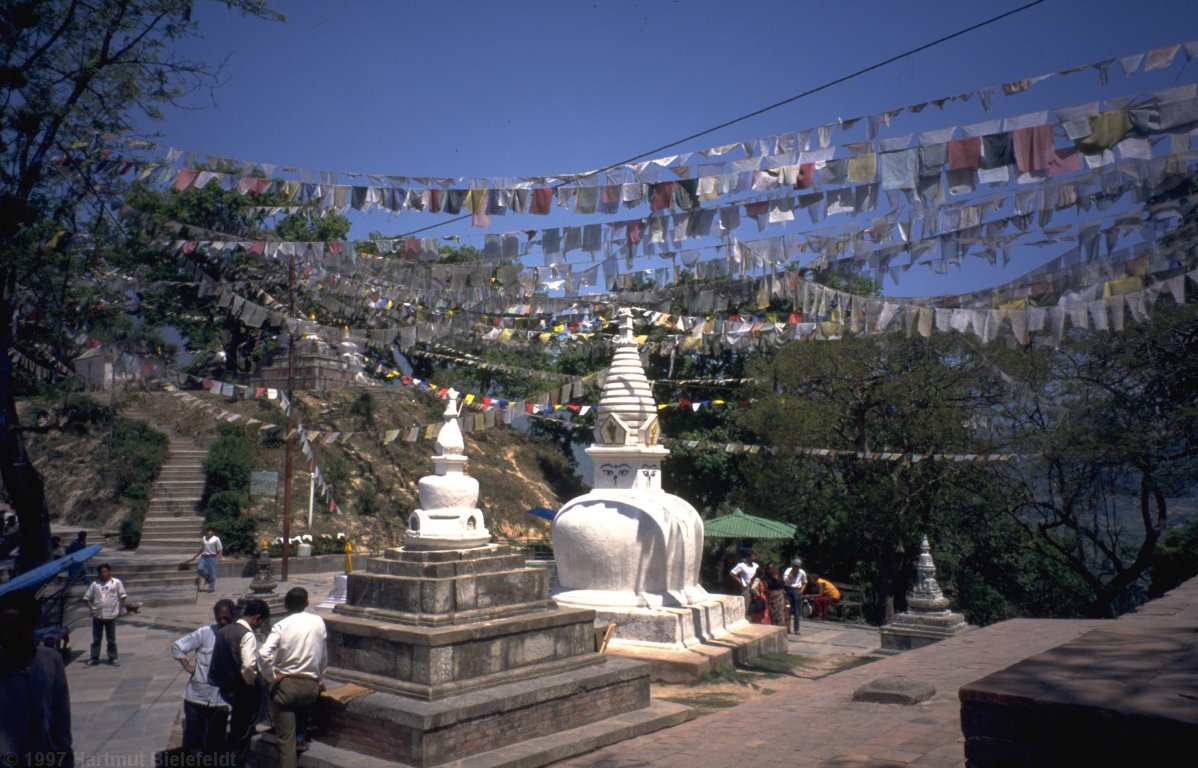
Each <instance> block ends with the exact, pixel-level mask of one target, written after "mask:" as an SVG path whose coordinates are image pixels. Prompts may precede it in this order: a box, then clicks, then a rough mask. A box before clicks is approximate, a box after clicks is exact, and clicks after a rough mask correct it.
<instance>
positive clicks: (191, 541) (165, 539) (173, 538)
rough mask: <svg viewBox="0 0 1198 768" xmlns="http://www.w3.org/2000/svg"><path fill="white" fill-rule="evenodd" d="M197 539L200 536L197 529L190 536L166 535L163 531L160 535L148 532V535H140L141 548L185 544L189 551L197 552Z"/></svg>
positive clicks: (198, 544) (183, 534)
mask: <svg viewBox="0 0 1198 768" xmlns="http://www.w3.org/2000/svg"><path fill="white" fill-rule="evenodd" d="M199 538H200V534H199V529H198V528H197V529H196V532H195V533H193V534H190V535H188V534H186V533H182V534H175V533H167V532H165V531H164V532H162V533H154V532H150V533H149V534H148V535H147V534H145V533H143V534H142V536H141V546H143V547H144V546H148V545H152V544H170V545H171V546H174V545H176V544H186V545H187V546H188V547H190V548H191V549H193V550H198V549H199V548H200V542H199Z"/></svg>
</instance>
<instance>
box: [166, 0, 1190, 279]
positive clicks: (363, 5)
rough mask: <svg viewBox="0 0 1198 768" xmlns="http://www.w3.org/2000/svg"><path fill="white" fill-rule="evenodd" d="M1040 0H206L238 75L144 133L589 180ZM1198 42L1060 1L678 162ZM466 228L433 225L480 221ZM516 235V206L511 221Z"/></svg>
mask: <svg viewBox="0 0 1198 768" xmlns="http://www.w3.org/2000/svg"><path fill="white" fill-rule="evenodd" d="M1022 4H1023V3H1022V2H1020V1H1019V0H1011V1H1010V2H1001V3H978V2H972V3H962V2H959V0H958V1H957V2H948V1H945V2H942V1H940V0H928V1H926V2H909V3H895V2H851V3H835V2H828V3H801V2H782V1H780V0H778V1H768V0H761V1H756V0H742V1H740V2H735V3H733V2H714V1H705V0H698V1H694V2H691V1H686V2H681V1H677V0H675V1H673V2H670V1H656V0H654V1H650V0H640V1H639V2H630V1H628V2H597V3H582V2H570V1H565V2H562V1H559V2H547V1H539V0H529V1H523V2H475V1H473V0H466V1H463V2H458V3H452V4H434V3H415V2H383V1H379V2H367V1H365V0H363V1H360V2H340V3H330V2H327V1H326V2H320V1H309V0H298V1H296V2H285V3H284V2H280V3H278V6H279V9H280V10H281V11H282V12H283V13H284V14H285V15H286V16H287V21H286V22H285V23H282V24H278V23H269V22H264V21H261V20H258V19H246V18H242V17H240V16H238V15H237V14H235V13H231V12H229V11H227V10H226V9H225V8H224V7H223V5H222V4H221V3H216V2H205V3H200V4H199V7H198V9H197V18H198V19H199V20H200V22H201V26H202V29H203V33H204V39H203V40H200V41H196V42H193V43H188V44H187V46H186V48H185V53H187V54H189V55H191V56H193V57H197V58H202V59H204V60H207V61H213V62H216V61H222V60H223V61H224V62H225V64H224V68H223V72H222V75H223V77H224V79H225V82H224V84H223V85H222V86H221V87H220V88H219V89H218V90H216V91H215V92H214V94H213V96H212V99H209V98H208V96H207V94H194V95H193V96H191V97H189V99H188V105H189V107H192V108H189V109H176V110H170V111H168V112H167V114H166V119H165V120H164V121H162V122H160V123H156V124H153V125H150V126H147V130H150V131H154V132H156V133H157V135H158V141H159V142H161V143H163V144H166V145H170V146H174V147H178V148H181V149H188V150H196V151H199V152H201V153H209V154H214V155H218V156H228V157H234V158H238V159H242V160H253V161H261V162H274V163H279V164H284V165H292V166H299V167H305V168H314V169H318V170H336V171H368V172H378V173H384V174H396V175H409V176H416V175H436V176H466V177H471V176H479V177H482V176H529V175H555V174H558V173H566V172H576V171H584V170H588V169H593V168H598V167H602V166H606V165H608V164H610V163H613V162H617V161H621V160H624V159H626V158H629V157H631V156H634V155H637V154H639V153H641V152H644V151H645V150H649V149H652V148H654V147H657V146H659V145H662V144H666V143H669V142H671V141H673V140H676V139H678V138H680V137H683V136H685V135H687V134H691V133H694V132H696V131H699V130H703V129H705V128H708V127H710V126H712V125H715V124H718V123H721V122H723V121H726V120H729V119H732V118H735V117H737V116H738V115H741V114H744V113H746V112H750V111H752V110H755V109H758V108H760V107H762V106H765V105H768V104H770V103H773V102H777V101H779V100H782V99H785V98H788V97H790V96H793V95H795V94H797V93H800V92H802V91H804V90H806V89H808V88H811V87H814V86H818V85H821V84H823V83H825V82H827V81H830V80H833V79H835V78H837V77H841V76H843V75H845V74H847V73H849V72H852V71H853V70H856V69H858V68H860V67H863V66H867V65H870V64H873V63H875V62H877V61H880V60H883V59H886V58H889V57H891V56H894V55H896V54H899V53H901V52H903V51H904V50H907V49H910V48H913V47H915V46H917V45H920V44H923V43H925V42H928V41H930V40H932V39H935V38H937V37H940V36H942V35H945V34H949V33H951V32H955V31H957V30H959V29H962V28H964V27H967V26H969V25H971V24H974V23H977V22H979V21H982V20H984V19H986V18H989V17H991V16H994V15H997V14H998V13H1001V12H1002V11H1005V10H1009V9H1012V8H1015V7H1018V6H1019V5H1022ZM1194 37H1198V3H1195V2H1192V0H1191V1H1190V2H1184V1H1182V0H1176V1H1173V0H1154V1H1150V2H1141V3H1136V4H1131V3H1126V2H1115V1H1113V0H1087V1H1086V2H1082V1H1081V0H1047V2H1045V3H1043V4H1041V5H1038V6H1036V7H1034V8H1031V9H1029V10H1027V11H1024V12H1023V13H1021V14H1019V15H1017V16H1014V17H1011V18H1008V19H1005V20H1003V21H1000V22H997V23H995V24H993V25H991V26H989V27H987V28H985V29H982V30H978V31H975V32H972V33H970V34H968V35H966V36H965V37H962V38H959V39H957V40H953V41H950V42H948V43H945V44H943V45H940V46H938V47H935V48H933V49H931V50H928V51H924V52H922V53H919V54H915V55H912V56H909V57H906V58H904V59H903V60H901V61H899V62H896V63H894V64H891V65H889V66H887V67H885V68H883V69H881V70H879V71H875V72H872V73H869V74H867V75H864V76H862V77H859V78H857V79H855V80H853V81H851V82H848V83H845V84H842V85H838V86H835V87H833V88H831V89H829V90H827V91H825V92H822V93H820V94H817V95H815V96H812V97H809V98H805V99H802V100H799V101H797V102H795V103H792V104H789V105H787V106H784V107H781V108H778V109H775V110H772V111H770V112H768V113H766V114H763V115H760V116H757V117H755V118H752V119H750V120H748V121H745V122H743V123H740V124H738V125H735V126H732V127H729V128H725V129H722V130H720V131H719V132H717V133H716V134H713V135H709V136H706V137H703V138H700V139H696V140H694V141H690V142H687V143H686V144H685V145H683V146H681V147H679V148H678V149H676V150H670V151H669V152H662V153H659V154H671V153H673V152H676V151H683V150H691V151H693V150H699V149H703V148H705V147H710V146H714V145H718V144H722V143H728V142H733V141H739V140H747V139H752V138H756V137H759V136H768V135H774V134H779V133H784V132H787V131H793V130H798V129H803V128H809V127H814V126H818V125H821V124H825V123H828V122H833V121H835V120H836V119H837V118H841V117H843V118H849V117H857V116H863V115H870V114H875V113H878V112H881V111H883V110H886V109H888V108H892V107H901V106H906V105H908V104H913V103H917V102H921V101H926V100H930V99H935V98H939V97H943V96H949V95H953V94H957V93H960V92H964V91H972V90H976V89H979V88H983V87H986V86H991V85H997V84H1001V83H1003V82H1007V81H1010V80H1015V79H1018V78H1022V77H1027V76H1034V75H1038V74H1042V73H1048V72H1053V71H1055V70H1058V69H1061V68H1064V67H1068V66H1072V65H1080V64H1086V63H1090V62H1094V61H1097V60H1101V59H1106V58H1112V57H1117V56H1121V55H1124V54H1128V53H1134V52H1137V51H1143V50H1146V49H1150V48H1155V47H1157V46H1161V45H1165V44H1168V43H1174V42H1182V41H1184V40H1187V39H1190V38H1194ZM1183 60H1184V56H1183V55H1181V54H1179V55H1178V63H1177V64H1175V65H1174V66H1173V67H1172V68H1170V69H1169V70H1167V73H1152V74H1149V75H1144V74H1138V75H1134V76H1131V77H1125V76H1124V75H1123V74H1122V72H1120V71H1119V70H1118V67H1117V65H1116V67H1115V68H1114V71H1113V73H1112V75H1111V82H1110V84H1109V85H1108V86H1106V87H1102V88H1100V87H1099V86H1098V81H1097V75H1096V74H1095V73H1094V72H1093V71H1089V72H1084V73H1080V74H1075V75H1071V76H1070V77H1068V78H1054V79H1053V80H1050V81H1047V82H1045V83H1042V84H1039V85H1037V86H1036V87H1035V88H1033V89H1032V91H1031V92H1029V93H1025V94H1021V95H1018V96H1014V97H1009V98H1004V97H1002V96H1000V97H998V99H996V102H995V106H994V109H993V110H992V111H991V113H990V115H987V114H986V113H984V112H983V111H982V110H981V109H980V107H978V106H977V99H976V98H975V99H973V100H971V101H970V102H968V103H967V104H965V105H955V106H954V105H949V106H946V107H945V108H944V109H943V110H938V109H936V108H935V107H931V108H929V109H926V110H924V111H923V112H922V113H920V114H919V115H909V114H906V113H904V115H903V116H902V117H901V118H900V119H901V121H902V122H901V124H899V122H898V121H896V124H895V127H894V129H893V130H892V131H891V132H890V135H893V134H894V133H901V132H910V131H919V130H927V129H931V128H938V127H947V126H950V125H954V124H963V123H969V122H974V121H977V120H981V119H983V118H984V117H987V116H1011V115H1018V114H1022V113H1024V112H1028V111H1032V110H1035V109H1044V108H1051V107H1057V106H1065V105H1069V104H1075V103H1080V102H1085V101H1090V100H1093V99H1097V98H1110V97H1115V96H1120V95H1129V94H1134V93H1138V92H1142V91H1146V90H1151V89H1155V88H1163V87H1169V86H1172V85H1176V84H1180V83H1184V82H1193V81H1194V80H1195V79H1196V74H1195V73H1198V62H1194V63H1191V64H1190V65H1189V66H1187V67H1186V68H1184V69H1182V68H1181V66H1180V63H1181V62H1182V61H1183ZM1178 72H1180V73H1181V75H1180V79H1177V78H1178ZM1161 75H1164V76H1161ZM846 140H847V139H846ZM833 141H834V143H840V142H841V141H842V140H841V139H840V138H839V137H837V138H835V139H834V140H833ZM349 216H350V218H351V219H353V220H354V222H355V228H354V231H353V234H354V235H355V236H365V234H366V232H368V231H370V230H379V231H382V232H384V233H386V234H387V235H399V234H403V233H406V232H408V231H410V230H411V229H414V228H416V227H420V226H425V225H427V224H430V223H436V222H438V221H442V220H444V219H445V218H447V217H444V216H439V217H434V216H430V215H420V214H407V213H405V214H404V215H402V216H400V217H394V216H391V215H378V214H374V215H371V216H367V217H363V216H360V215H358V214H355V213H354V212H353V211H351V212H350V213H349ZM355 217H356V218H355ZM625 217H627V214H625ZM541 218H542V219H544V218H546V217H541ZM548 218H552V217H548ZM468 223H469V222H465V223H463V224H461V225H453V226H450V227H445V228H443V229H441V230H436V231H434V233H433V234H442V235H444V234H451V233H455V232H457V233H464V234H477V233H478V232H479V230H471V229H470V228H469V226H468ZM542 225H545V224H544V223H543V222H542ZM516 228H519V227H518V226H517V225H516V222H515V221H514V219H513V218H512V217H509V218H508V219H507V220H505V219H496V220H495V224H494V225H493V226H492V230H495V231H504V230H508V229H516ZM1041 258H1042V256H1041V255H1030V254H1029V255H1028V256H1027V258H1021V259H1019V260H1018V263H1017V264H1016V265H1015V266H1013V267H1011V268H1008V270H1006V271H1003V270H997V269H992V268H989V267H986V266H984V265H981V264H975V265H969V266H967V267H966V268H964V269H962V270H959V271H953V272H951V273H950V274H949V275H948V276H945V277H941V278H939V279H938V280H936V279H933V278H932V277H931V276H928V278H927V281H926V285H925V282H924V281H923V280H922V279H921V280H916V281H915V282H913V283H905V284H904V285H903V286H902V287H901V289H895V290H894V291H893V293H895V294H898V295H909V294H912V293H947V292H955V291H960V290H973V289H976V288H980V287H984V286H985V285H989V284H994V283H998V282H1001V281H1003V280H1006V279H1009V278H1010V277H1012V276H1013V275H1014V274H1017V273H1018V272H1022V271H1024V270H1026V269H1027V268H1030V267H1031V266H1035V264H1036V263H1037V260H1039V259H1041ZM891 292H892V291H890V290H887V293H891Z"/></svg>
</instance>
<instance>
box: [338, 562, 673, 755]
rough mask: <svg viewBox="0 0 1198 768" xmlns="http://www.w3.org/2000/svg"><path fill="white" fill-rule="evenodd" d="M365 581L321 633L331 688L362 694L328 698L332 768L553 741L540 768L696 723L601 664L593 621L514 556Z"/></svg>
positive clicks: (383, 565) (380, 566)
mask: <svg viewBox="0 0 1198 768" xmlns="http://www.w3.org/2000/svg"><path fill="white" fill-rule="evenodd" d="M367 569H368V570H367V572H366V573H353V574H350V577H349V584H348V596H347V601H346V603H345V604H343V605H339V606H337V608H336V609H334V612H333V614H332V615H331V616H329V617H328V618H327V619H326V620H325V623H326V625H327V628H328V649H329V668H328V673H327V676H328V678H329V679H330V682H329V688H330V689H331V690H334V691H335V690H338V689H336V688H335V686H336V684H337V683H338V682H342V683H349V684H351V686H359V688H350V689H344V688H343V689H341V690H355V691H357V692H358V693H359V694H360V695H356V696H350V697H342V698H341V699H335V698H333V697H324V698H323V699H322V717H321V721H322V724H321V727H320V730H319V733H318V735H317V736H316V739H317V741H319V742H320V743H321V744H322V745H324V746H326V747H329V748H330V751H332V752H338V753H340V754H343V755H344V756H345V757H344V759H339V760H332V759H329V760H328V761H327V764H331V765H347V766H349V765H363V764H364V763H363V762H362V761H363V760H369V759H371V758H373V759H379V760H384V761H388V762H391V763H402V764H406V765H413V766H432V765H439V764H441V763H445V762H451V761H459V760H462V761H474V760H483V758H484V757H485V755H487V754H490V753H492V752H494V751H495V750H508V751H512V750H515V751H517V752H519V751H521V750H523V749H524V747H525V746H526V745H525V742H527V741H529V740H534V741H535V740H537V739H541V738H543V737H548V736H551V735H554V734H556V735H557V741H556V742H555V743H556V744H557V747H556V748H555V749H556V751H554V750H548V751H545V752H544V755H545V757H544V759H539V758H531V757H529V758H527V759H522V760H521V761H520V762H519V764H520V765H528V766H533V765H542V764H544V763H547V762H551V761H553V760H559V759H562V758H563V757H566V756H569V755H571V754H579V753H581V752H584V751H587V750H588V749H594V748H595V746H597V745H600V744H609V743H613V742H614V741H618V740H619V739H621V738H628V737H629V736H631V735H638V734H640V733H648V732H650V731H652V730H656V729H658V728H664V727H668V726H670V725H674V724H676V723H678V722H681V721H682V720H685V719H688V718H689V717H690V714H689V712H688V711H686V710H685V709H684V708H678V707H666V708H661V707H658V706H656V705H654V706H653V707H651V706H650V698H649V672H650V670H649V666H648V665H646V664H641V663H638V662H635V661H632V660H629V659H622V658H609V657H607V656H604V655H601V654H599V653H597V652H596V650H595V631H594V619H595V614H594V612H593V611H590V610H585V609H580V608H563V607H559V606H558V605H557V604H556V603H554V602H553V601H552V600H550V599H549V597H548V595H549V590H548V582H547V577H546V574H545V572H544V571H543V570H541V569H538V568H530V567H527V566H525V565H524V564H523V559H522V557H521V556H520V555H519V554H517V553H516V552H515V551H514V550H512V549H511V548H510V547H506V546H498V545H487V546H484V547H477V548H473V549H466V550H444V551H428V550H406V549H396V550H389V551H388V552H387V553H386V555H385V556H384V557H382V558H374V559H371V560H369V561H368V562H367ZM579 729H581V730H579ZM569 733H577V734H578V740H577V742H573V741H571V739H570V738H569V737H563V736H562V734H569ZM584 734H589V735H586V736H585V737H584ZM604 734H606V735H604ZM620 734H626V735H620ZM595 739H601V740H600V741H595ZM602 739H607V740H606V741H603V740H602ZM571 744H573V748H574V749H575V751H570V745H571ZM529 749H532V747H529ZM538 749H539V748H538ZM533 751H536V750H533ZM538 754H539V753H538ZM493 757H494V756H493ZM538 760H539V761H538ZM484 762H485V761H484ZM463 764H469V763H463ZM480 764H481V763H480ZM486 764H488V765H490V764H496V765H499V764H504V763H503V762H502V761H498V762H495V761H491V762H487V763H486ZM513 764H514V763H513Z"/></svg>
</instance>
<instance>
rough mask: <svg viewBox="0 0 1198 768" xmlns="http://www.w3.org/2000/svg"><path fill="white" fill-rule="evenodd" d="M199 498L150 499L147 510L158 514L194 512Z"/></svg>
mask: <svg viewBox="0 0 1198 768" xmlns="http://www.w3.org/2000/svg"><path fill="white" fill-rule="evenodd" d="M199 501H200V500H199V499H198V498H196V499H190V500H188V499H150V506H149V509H148V511H149V512H151V513H158V514H178V513H180V512H194V511H195V509H196V507H197V506H198V505H199Z"/></svg>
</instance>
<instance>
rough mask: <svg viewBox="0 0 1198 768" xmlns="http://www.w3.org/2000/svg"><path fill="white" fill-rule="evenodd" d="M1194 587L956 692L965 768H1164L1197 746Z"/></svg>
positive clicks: (1197, 596) (1197, 586)
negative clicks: (1021, 767) (1116, 766)
mask: <svg viewBox="0 0 1198 768" xmlns="http://www.w3.org/2000/svg"><path fill="white" fill-rule="evenodd" d="M1196 629H1198V579H1194V580H1191V581H1189V582H1187V583H1186V584H1183V585H1182V586H1181V587H1179V588H1178V589H1176V590H1174V591H1173V592H1171V593H1169V594H1168V595H1166V596H1165V597H1163V598H1160V599H1159V600H1157V601H1155V602H1154V603H1150V604H1149V605H1148V606H1145V608H1144V609H1143V610H1141V611H1139V612H1137V613H1133V614H1128V615H1125V616H1123V617H1121V618H1120V619H1119V620H1117V621H1114V622H1111V623H1110V625H1109V626H1104V627H1101V628H1098V629H1094V630H1091V631H1089V632H1087V633H1086V634H1084V635H1082V636H1081V637H1079V638H1077V639H1076V640H1073V641H1072V642H1069V643H1065V644H1064V645H1061V646H1058V647H1056V648H1053V649H1051V650H1049V651H1045V652H1044V653H1040V654H1037V655H1035V656H1031V657H1029V658H1027V659H1025V660H1024V661H1021V662H1019V663H1018V664H1014V665H1012V666H1010V667H1007V668H1006V669H1004V670H1001V671H999V672H995V673H994V674H991V675H987V676H985V677H983V678H981V679H979V680H976V681H974V682H972V683H969V684H967V685H965V686H962V687H961V689H960V692H959V698H960V701H961V730H962V733H963V734H964V736H965V757H966V759H967V760H968V762H969V764H970V765H971V766H977V768H988V767H989V766H1005V765H1015V764H1018V765H1025V766H1057V765H1114V764H1132V765H1165V764H1171V763H1173V762H1176V756H1177V755H1180V754H1185V753H1186V751H1187V750H1192V748H1193V745H1194V744H1195V743H1198V705H1195V700H1194V691H1196V690H1198V632H1196V631H1195V630H1196Z"/></svg>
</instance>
